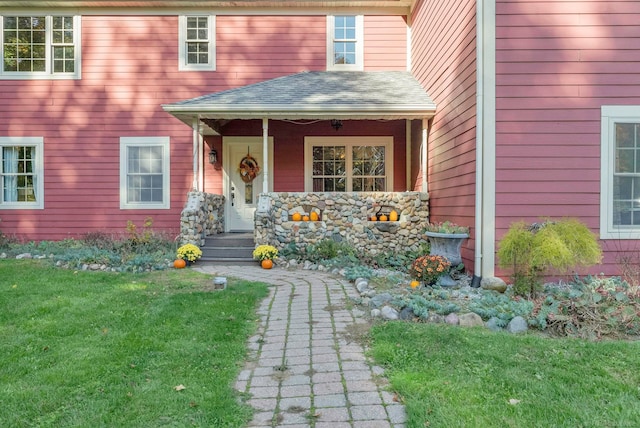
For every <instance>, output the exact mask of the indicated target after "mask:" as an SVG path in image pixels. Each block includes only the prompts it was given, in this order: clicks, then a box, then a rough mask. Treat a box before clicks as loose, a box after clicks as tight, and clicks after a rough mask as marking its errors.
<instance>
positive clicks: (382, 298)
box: [370, 293, 393, 308]
mask: <svg viewBox="0 0 640 428" xmlns="http://www.w3.org/2000/svg"><path fill="white" fill-rule="evenodd" d="M391 300H393V296H392V295H391V294H389V293H381V294H378V295H376V296H374V297H372V298H371V301H370V304H371V306H373V307H374V308H379V307H380V306H382V305H384V304H385V303H388V302H390V301H391Z"/></svg>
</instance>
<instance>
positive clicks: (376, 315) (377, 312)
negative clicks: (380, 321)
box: [371, 309, 382, 318]
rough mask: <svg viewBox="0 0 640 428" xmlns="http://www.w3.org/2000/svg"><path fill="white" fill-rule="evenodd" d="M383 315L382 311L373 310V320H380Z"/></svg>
mask: <svg viewBox="0 0 640 428" xmlns="http://www.w3.org/2000/svg"><path fill="white" fill-rule="evenodd" d="M381 315H382V311H381V310H380V309H371V318H379V317H380V316H381Z"/></svg>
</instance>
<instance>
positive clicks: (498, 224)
mask: <svg viewBox="0 0 640 428" xmlns="http://www.w3.org/2000/svg"><path fill="white" fill-rule="evenodd" d="M639 18H640V3H638V2H617V3H612V2H607V1H604V0H601V1H595V0H594V1H583V2H575V1H561V0H558V1H546V2H541V1H519V0H517V1H514V0H509V1H506V0H475V1H473V0H468V1H466V0H382V1H380V0H358V1H348V0H346V1H339V0H336V1H331V0H329V1H322V2H315V1H296V0H285V1H265V0H246V1H243V2H228V1H198V0H196V1H179V0H163V1H153V2H151V1H146V0H139V1H131V2H121V1H101V2H89V1H80V0H60V1H40V0H31V1H4V0H0V46H1V50H2V59H3V61H2V67H0V150H1V154H2V159H1V161H0V182H1V183H2V184H1V186H2V188H1V189H0V230H2V232H3V233H6V234H15V235H17V236H20V237H23V238H26V239H34V240H44V239H61V238H68V237H73V238H77V237H81V236H82V235H83V234H85V233H87V232H90V231H95V230H104V231H113V232H117V231H122V230H123V229H124V228H125V226H126V224H127V221H133V222H134V223H137V224H141V223H142V222H143V221H144V219H145V218H147V217H151V218H152V219H153V221H154V224H153V227H154V228H155V229H164V230H167V231H170V232H175V233H176V234H177V233H178V232H179V231H180V230H181V222H184V218H183V217H184V214H183V213H184V211H188V210H189V209H190V207H191V204H192V202H193V201H191V200H190V198H188V195H191V198H193V197H194V196H193V195H194V194H213V195H221V196H220V197H219V201H221V202H220V211H219V212H217V213H210V214H208V216H209V218H208V220H207V221H209V222H214V223H215V225H214V226H213V229H214V230H215V231H216V232H221V231H236V230H253V229H254V227H255V224H256V223H255V222H256V220H255V218H256V217H255V216H256V214H255V211H256V209H260V207H259V206H258V205H259V202H260V200H261V199H260V195H261V194H270V195H271V194H276V195H285V194H286V195H287V197H289V196H290V195H289V194H291V193H293V194H303V195H305V196H304V197H306V198H309V201H311V202H310V204H311V205H309V206H314V207H315V206H317V201H318V199H317V196H318V195H327V194H330V195H331V198H332V199H331V201H330V204H334V203H335V201H334V199H336V198H339V196H338V197H337V196H336V194H337V193H341V192H344V193H345V194H354V195H359V194H363V195H365V194H367V193H371V194H372V195H378V196H379V195H392V196H389V201H394V203H407V204H408V205H407V206H411V207H412V208H411V210H410V212H409V211H407V212H408V214H407V215H406V217H405V219H406V218H412V219H414V218H418V217H419V216H420V213H423V214H424V213H427V214H426V215H428V218H429V219H430V220H431V221H444V220H451V221H454V222H456V223H460V224H464V225H468V226H471V236H470V239H468V240H467V241H466V242H465V244H464V246H463V259H464V261H465V266H466V267H467V269H468V270H469V271H471V272H473V273H474V275H475V276H476V277H477V278H480V277H488V276H494V275H496V267H495V266H496V257H495V252H496V249H497V245H498V242H499V240H500V238H501V236H502V235H503V234H504V233H505V231H506V230H507V229H508V227H509V225H510V224H511V223H512V222H514V221H518V220H524V221H537V220H538V219H539V218H540V217H562V216H571V217H579V218H580V219H582V221H584V222H585V223H586V224H587V225H588V226H589V227H590V228H591V229H592V230H593V231H594V232H595V233H596V234H598V236H599V237H600V239H601V240H602V245H603V248H604V249H605V253H606V256H605V260H604V263H603V265H602V266H598V267H597V268H596V269H595V270H594V272H604V273H607V274H615V273H619V266H618V261H619V259H620V257H621V256H624V255H626V256H629V255H631V256H633V254H635V253H634V251H635V250H636V249H637V245H638V240H637V239H638V238H640V202H639V201H640V155H639V153H640V80H639V79H638V76H639V75H640V73H638V71H639V69H640V60H639V59H638V58H640V56H639V55H637V53H638V52H637V50H636V45H637V41H638V39H639V38H640V27H639V26H638V25H637V22H638V19H639ZM190 191H196V192H195V193H189V192H190ZM407 192H409V193H407ZM411 192H415V193H411ZM407 194H410V195H414V196H415V195H418V196H415V203H412V202H406V201H405V202H398V199H397V198H402V197H405V196H406V195H407ZM393 195H395V196H393ZM398 195H399V196H398ZM403 195H404V196H403ZM424 195H428V198H426V197H424ZM222 196H224V198H222ZM297 197H298V196H297ZM411 197H413V196H411ZM384 198H386V196H385V197H383V198H382V199H384ZM393 198H396V199H393ZM346 199H347V200H348V199H349V198H346ZM409 199H410V198H409ZM427 199H428V200H427ZM370 200H373V202H370V201H369V202H366V201H365V202H363V206H362V208H361V209H359V211H357V213H358V215H360V214H362V215H363V216H364V222H363V219H362V218H357V219H356V220H357V221H356V220H354V219H353V218H351V216H350V215H349V220H348V221H347V222H346V223H345V224H347V226H345V227H348V228H353V229H354V230H356V229H357V230H361V229H362V228H364V229H366V228H367V227H369V226H367V225H366V220H367V215H368V214H367V213H368V212H370V211H371V210H375V209H377V208H382V206H383V205H384V204H381V203H380V204H379V203H378V202H376V200H375V197H372V198H370ZM313 201H316V202H313ZM385 201H386V199H385ZM196 202H197V201H196ZM196 202H193V203H196ZM347 202H348V201H347ZM385 203H387V202H385ZM313 204H316V205H313ZM322 204H323V205H322V206H323V207H325V208H326V204H327V202H325V201H324V200H322ZM411 204H413V205H411ZM356 205H357V204H356ZM378 205H380V207H378ZM270 207H271V208H269V207H267V208H266V209H272V208H273V207H272V206H270ZM263 208H264V207H263ZM291 210H292V208H291V207H286V209H284V210H283V211H282V213H283V214H282V215H281V217H282V219H281V218H280V217H278V218H277V219H276V220H274V221H275V223H274V224H276V223H277V225H280V223H279V221H280V220H283V219H284V220H287V219H286V218H285V217H286V212H287V211H291ZM636 212H638V213H639V214H638V215H636V214H635V213H636ZM279 213H280V211H279ZM214 214H215V215H214ZM181 217H182V220H181ZM210 227H211V225H209V226H206V227H205V228H204V231H203V233H205V234H206V233H207V230H209V228H210ZM274 227H276V226H274ZM282 227H283V228H284V229H285V230H287V229H286V227H284V226H282ZM326 227H327V228H328V229H330V228H331V227H332V226H331V224H328V225H326ZM381 230H382V229H381ZM365 232H366V230H365ZM383 232H384V233H391V234H394V232H393V231H391V232H389V231H388V230H386V231H384V230H383ZM363 233H364V232H363ZM367 233H368V232H367ZM398 235H400V233H399V232H398Z"/></svg>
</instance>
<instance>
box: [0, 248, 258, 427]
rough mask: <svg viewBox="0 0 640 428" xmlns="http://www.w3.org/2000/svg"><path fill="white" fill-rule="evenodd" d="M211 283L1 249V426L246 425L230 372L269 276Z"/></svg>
mask: <svg viewBox="0 0 640 428" xmlns="http://www.w3.org/2000/svg"><path fill="white" fill-rule="evenodd" d="M211 284H212V277H211V276H210V275H202V274H199V273H197V272H194V271H191V270H189V269H182V270H169V271H162V272H153V273H148V274H116V273H101V272H78V271H72V270H64V269H57V268H53V267H50V266H49V265H47V264H44V263H38V262H36V261H15V260H0V397H1V398H0V402H1V403H2V405H1V406H0V421H2V426H6V427H31V426H38V427H99V426H104V427H107V426H108V427H152V426H153V427H158V426H171V427H183V426H185V427H186V426H197V427H241V426H244V425H245V424H246V423H247V422H248V421H249V420H250V419H251V409H250V408H249V407H247V406H243V405H241V404H239V400H238V395H237V394H236V393H235V392H234V390H233V383H234V381H235V378H236V376H237V374H238V372H239V370H240V369H241V364H242V361H243V359H244V357H245V353H246V348H245V344H246V339H247V337H248V336H249V335H250V334H251V333H252V332H253V331H254V329H255V322H256V315H255V309H256V306H257V303H258V302H259V300H260V299H261V298H263V297H264V296H265V295H266V286H265V285H263V284H256V283H248V282H232V281H230V283H229V287H228V289H227V290H225V291H212V290H210V289H209V287H210V286H211Z"/></svg>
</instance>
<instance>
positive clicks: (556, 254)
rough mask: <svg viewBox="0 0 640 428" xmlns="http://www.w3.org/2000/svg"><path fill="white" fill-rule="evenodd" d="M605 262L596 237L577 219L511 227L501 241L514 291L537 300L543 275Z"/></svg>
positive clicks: (504, 264)
mask: <svg viewBox="0 0 640 428" xmlns="http://www.w3.org/2000/svg"><path fill="white" fill-rule="evenodd" d="M601 259H602V249H601V248H600V246H599V245H598V241H597V238H596V236H595V235H594V234H593V233H592V232H591V231H590V230H589V229H588V228H587V227H586V226H585V225H584V224H582V223H581V222H579V221H578V220H575V219H563V220H546V221H544V222H542V223H534V224H532V225H526V224H525V223H524V222H518V223H514V224H512V225H511V227H510V228H509V231H508V232H507V234H506V235H505V236H504V237H503V238H502V240H501V241H500V245H499V249H498V260H499V264H500V267H502V268H505V269H511V270H512V271H513V281H514V284H513V285H514V291H515V292H516V294H518V295H521V296H530V297H535V295H536V293H537V292H538V291H539V290H540V287H541V285H542V277H543V275H544V274H551V273H566V272H569V270H570V269H571V268H574V267H586V266H592V265H595V264H597V263H599V262H600V260H601Z"/></svg>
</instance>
